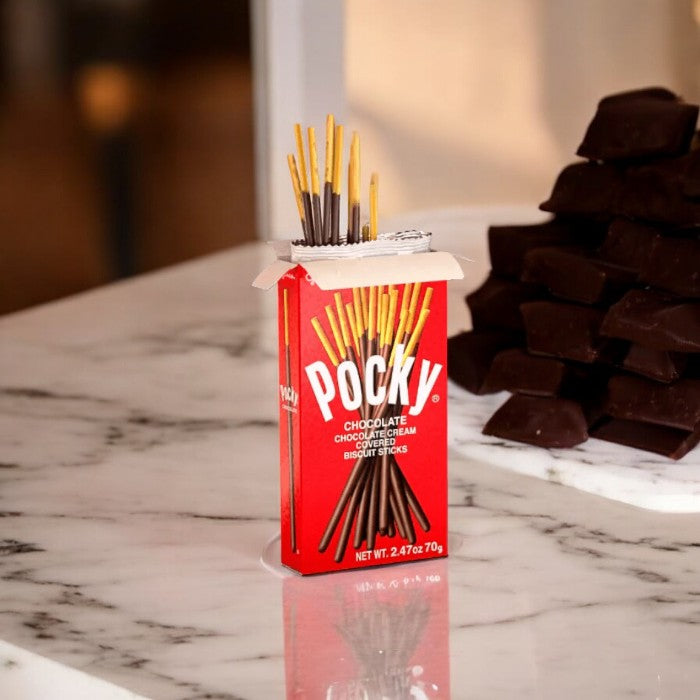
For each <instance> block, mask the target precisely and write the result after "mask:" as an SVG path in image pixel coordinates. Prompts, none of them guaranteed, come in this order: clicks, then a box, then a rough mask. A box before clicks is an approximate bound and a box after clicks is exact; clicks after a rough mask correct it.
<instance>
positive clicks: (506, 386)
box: [483, 348, 568, 396]
mask: <svg viewBox="0 0 700 700" xmlns="http://www.w3.org/2000/svg"><path fill="white" fill-rule="evenodd" d="M567 372H568V370H567V366H566V364H564V362H562V361H561V360H555V359H554V358H551V357H534V356H533V355H528V354H527V352H525V350H522V349H520V348H512V349H510V350H503V351H502V352H499V353H498V355H496V357H494V358H493V362H492V363H491V368H490V369H489V372H488V374H487V375H486V380H485V381H484V385H483V390H484V393H485V394H488V393H495V392H498V391H510V392H512V393H516V394H530V395H532V396H557V395H558V394H559V393H560V391H561V389H562V386H563V384H564V379H565V378H566V376H567Z"/></svg>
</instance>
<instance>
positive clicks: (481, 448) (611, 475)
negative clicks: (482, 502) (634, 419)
mask: <svg viewBox="0 0 700 700" xmlns="http://www.w3.org/2000/svg"><path fill="white" fill-rule="evenodd" d="M448 392H449V397H450V402H451V403H450V406H451V410H450V417H449V435H450V446H451V447H452V448H453V449H454V451H455V452H457V453H458V454H460V455H462V456H464V457H470V458H473V459H477V460H481V461H483V462H486V463H488V464H494V465H496V466H499V467H502V468H503V469H508V470H510V471H514V472H518V473H519V474H527V475H528V476H536V477H538V478H540V479H548V480H549V481H554V482H555V483H558V484H564V485H565V486H573V487H575V488H577V489H581V490H582V491H587V492H588V493H594V494H596V495H598V496H605V497H606V498H612V499H613V500H616V501H621V502H622V503H629V504H630V505H633V506H639V507H640V508H649V509H650V510H657V511H660V512H662V513H699V512H700V449H696V450H693V451H691V452H690V453H689V454H688V455H686V456H685V457H684V458H683V459H682V460H679V461H677V462H674V461H673V460H669V459H668V458H666V457H662V456H660V455H655V454H652V453H650V452H644V451H643V450H635V449H632V448H630V447H624V446H622V445H615V444H613V443H611V442H605V441H603V440H595V439H589V440H587V441H586V442H585V443H583V444H582V445H577V446H576V447H573V448H571V449H556V450H555V449H551V450H542V449H539V448H535V447H530V446H528V445H522V444H519V443H516V442H513V441H512V440H502V439H500V438H497V437H492V436H489V435H482V433H481V430H482V428H483V427H484V423H485V422H486V420H487V419H488V418H489V416H491V415H492V414H493V413H494V411H495V410H496V409H497V408H498V407H499V406H501V405H502V404H503V403H504V402H505V401H506V400H507V399H508V397H509V396H510V394H508V393H507V392H503V393H500V394H491V395H488V396H474V395H473V394H470V393H469V392H467V391H465V390H464V389H462V387H460V386H457V385H456V384H454V383H452V382H450V383H449V386H448Z"/></svg>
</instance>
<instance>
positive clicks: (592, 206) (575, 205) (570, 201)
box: [540, 163, 623, 217]
mask: <svg viewBox="0 0 700 700" xmlns="http://www.w3.org/2000/svg"><path fill="white" fill-rule="evenodd" d="M622 186H623V174H622V170H621V169H619V168H618V167H617V166H614V165H608V164H599V163H573V164H572V165H568V166H567V167H566V168H564V170H562V171H561V173H560V174H559V177H558V178H557V181H556V182H555V183H554V189H553V190H552V194H551V196H550V197H549V199H548V200H547V201H546V202H543V203H542V204H540V209H542V210H544V211H551V212H555V213H557V214H575V215H583V216H598V217H601V216H602V217H608V216H609V215H610V213H611V212H614V211H615V210H616V204H617V199H618V197H619V195H620V192H621V191H622Z"/></svg>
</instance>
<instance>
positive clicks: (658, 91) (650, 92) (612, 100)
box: [598, 85, 678, 106]
mask: <svg viewBox="0 0 700 700" xmlns="http://www.w3.org/2000/svg"><path fill="white" fill-rule="evenodd" d="M639 99H655V100H668V101H670V102H675V101H676V100H678V95H676V93H675V92H671V91H670V90H669V89H668V88H665V87H659V86H657V85H653V86H652V87H647V88H639V89H637V90H625V92H614V93H613V94H612V95H606V96H605V97H603V98H601V99H600V101H599V102H598V105H599V106H601V105H602V106H607V105H610V104H619V103H622V104H627V103H629V102H633V101H635V100H639Z"/></svg>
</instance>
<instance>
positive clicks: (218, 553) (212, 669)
mask: <svg viewBox="0 0 700 700" xmlns="http://www.w3.org/2000/svg"><path fill="white" fill-rule="evenodd" d="M515 213H516V214H517V212H515ZM521 213H522V212H521ZM498 214H499V213H498V212H495V211H490V212H489V211H487V212H479V213H478V216H477V215H475V214H474V212H463V213H460V212H457V211H454V212H450V213H448V214H445V215H444V217H443V218H440V217H439V216H438V217H435V216H433V220H435V222H436V223H435V224H434V225H433V226H432V228H433V229H434V230H436V231H437V233H438V234H439V235H442V236H443V240H445V241H448V240H452V239H453V237H454V240H457V238H456V236H457V233H458V232H460V231H467V232H469V233H470V234H471V235H473V236H474V238H473V239H472V238H467V239H465V240H466V244H465V245H464V246H463V250H464V252H465V254H467V255H470V256H471V257H477V259H478V262H477V263H476V264H475V265H474V268H473V272H472V274H471V275H468V279H467V280H465V282H464V286H462V287H460V286H459V285H454V286H453V287H452V289H451V290H450V296H451V299H452V300H453V302H454V303H453V309H452V311H451V315H450V326H451V330H452V331H454V330H457V329H458V328H459V327H461V326H463V325H465V324H464V323H463V320H464V314H465V312H464V309H463V307H460V306H458V304H461V297H462V295H463V294H464V292H465V290H466V288H467V287H468V286H474V284H476V283H477V282H478V280H477V279H476V278H477V277H478V276H479V275H482V274H483V272H484V269H485V267H484V264H485V263H484V260H483V242H479V240H481V239H479V240H477V236H479V235H481V234H483V223H479V217H481V220H482V222H483V219H484V216H486V217H487V219H489V220H494V219H495V218H497V217H498ZM500 216H501V217H504V216H513V212H508V213H507V214H504V213H501V214H500ZM518 218H520V219H522V218H523V217H522V216H519V217H518ZM413 224H414V225H416V226H425V223H424V221H422V220H420V219H419V220H415V219H414V222H413ZM479 227H481V228H479ZM470 246H471V247H470ZM444 247H445V248H447V247H448V246H447V245H445V246H444ZM453 249H454V247H453ZM266 259H269V253H268V252H267V251H266V250H265V247H264V246H262V245H260V246H258V245H251V246H247V247H244V248H241V249H238V250H236V251H232V252H228V253H224V254H221V255H217V256H213V257H211V258H207V259H203V260H201V261H197V262H194V263H190V264H187V265H184V266H181V267H178V268H173V269H171V270H168V271H165V272H161V273H157V274H153V275H149V276H146V277H144V278H140V279H138V280H135V281H131V282H127V283H123V284H119V285H115V286H113V287H109V288H105V289H102V290H98V291H96V292H92V293H90V294H86V295H82V296H79V297H77V298H74V299H69V300H67V301H63V302H59V303H56V304H52V305H49V306H46V307H42V308H39V309H36V310H33V311H29V312H26V313H21V314H16V315H13V316H9V317H6V318H4V319H0V639H3V640H5V641H6V642H9V643H10V644H12V645H16V646H17V647H20V648H22V649H26V650H29V651H30V652H33V653H35V654H38V655H40V656H43V657H47V658H48V659H51V660H53V661H56V662H58V663H59V664H61V665H63V666H65V667H70V668H74V669H77V670H80V671H82V672H84V673H85V674H88V676H93V677H95V678H99V679H103V680H106V681H109V682H111V683H113V684H115V685H116V686H119V687H121V688H123V689H125V691H130V692H132V693H137V694H139V695H142V696H146V697H151V698H163V699H168V700H170V699H172V700H185V699H192V700H194V699H195V698H220V699H222V700H223V699H226V698H228V699H234V698H242V699H245V700H252V699H257V698H260V699H268V698H279V697H285V693H286V692H287V690H290V689H291V688H295V689H296V691H299V688H298V686H294V685H293V684H294V683H298V682H299V679H300V677H301V676H300V675H299V669H300V667H301V664H302V663H303V659H304V656H303V654H304V649H303V648H300V647H299V646H298V645H299V644H300V643H301V642H300V641H299V640H300V639H303V635H301V632H302V631H304V630H308V629H309V628H313V630H315V633H316V634H317V635H321V636H322V635H328V636H329V638H331V637H333V635H335V634H336V633H338V630H337V626H336V627H332V626H330V623H329V620H328V619H326V617H324V616H323V615H308V614H306V615H304V614H301V613H300V612H299V611H303V610H304V609H307V608H308V605H309V603H308V602H306V603H304V601H305V600H307V601H308V598H309V596H311V602H312V603H313V596H314V595H320V593H322V592H323V591H324V590H326V588H325V586H326V585H327V586H330V587H333V590H335V589H337V590H338V591H342V590H343V586H345V585H346V584H347V585H348V586H351V585H355V584H354V583H353V582H352V579H351V578H349V577H347V576H346V575H344V574H336V575H334V576H332V577H315V578H312V579H304V580H300V579H294V583H293V584H287V583H286V581H287V580H288V579H285V578H282V577H280V576H277V575H275V574H274V573H273V572H271V571H270V570H269V569H268V568H266V567H265V566H263V565H262V564H261V561H260V557H261V553H262V552H263V551H264V549H265V547H266V546H267V544H268V543H269V541H270V540H271V538H273V537H274V535H275V533H276V531H277V529H278V523H277V507H278V506H277V501H278V487H277V483H276V480H277V470H278V466H277V422H276V421H277V418H276V395H275V391H274V387H275V385H276V356H275V353H276V339H275V324H274V315H275V308H274V295H271V294H267V295H266V294H264V293H262V292H259V291H257V290H253V289H252V288H250V286H249V284H250V279H251V277H252V275H253V273H254V272H255V271H256V270H257V269H258V268H259V267H261V266H262V264H263V263H264V261H265V260H266ZM449 496H450V505H449V513H450V530H451V531H452V532H453V533H454V535H453V537H452V542H453V546H452V551H451V553H450V557H449V558H448V559H447V560H445V561H444V562H442V566H444V568H443V569H440V570H439V572H440V573H439V575H438V576H437V578H435V580H439V581H440V582H447V586H448V588H447V592H446V594H445V596H444V601H445V603H444V605H445V606H446V605H449V617H447V616H444V617H441V616H439V615H444V613H445V608H444V607H441V606H440V605H433V606H432V607H431V608H427V607H426V608H419V612H420V614H421V615H423V616H425V615H428V622H427V623H424V622H421V624H417V623H415V621H413V622H411V620H409V622H411V624H412V625H413V626H412V627H411V629H413V630H418V632H416V634H418V635H420V633H421V632H420V630H422V629H424V627H423V626H422V625H425V628H429V627H430V625H432V627H430V628H431V629H436V630H437V631H436V634H437V633H439V632H440V628H444V629H442V632H443V634H444V639H445V640H446V643H447V644H449V658H448V659H447V661H446V660H445V658H444V647H443V646H441V645H435V646H434V648H433V650H432V652H431V651H430V650H427V651H425V652H422V653H425V654H426V655H427V656H426V657H425V658H423V659H422V663H418V662H419V661H421V659H418V660H414V661H412V664H413V666H412V671H411V672H412V673H413V676H412V679H413V681H412V682H414V685H415V687H416V688H418V687H420V688H421V689H422V692H424V696H425V697H446V696H447V693H448V692H449V694H450V696H451V697H454V698H471V697H474V698H503V697H519V698H552V699H554V698H562V697H566V698H584V697H585V698H591V697H596V698H598V697H600V698H603V697H604V698H618V697H619V698H624V697H636V696H638V697H649V698H657V697H658V698H693V697H696V695H697V688H698V685H699V684H700V652H699V651H698V649H699V648H700V647H699V646H698V639H699V638H700V516H698V515H681V514H660V513H653V512H650V511H645V510H642V509H639V508H634V507H632V506H629V505H625V504H621V503H615V502H613V501H610V500H606V499H603V498H599V497H596V496H594V495H590V494H585V493H581V492H579V491H576V490H574V489H571V488H567V487H565V486H562V485H559V484H556V483H548V482H546V481H542V480H540V479H532V478H529V477H527V476H523V475H520V474H514V473H511V472H508V471H505V470H501V469H496V468H494V467H492V466H489V465H487V464H485V463H484V462H482V461H479V460H476V459H473V458H468V457H464V456H460V455H458V454H456V453H454V454H453V455H452V457H451V460H450V494H449ZM412 567H413V565H407V566H403V567H393V568H389V569H387V570H386V571H390V572H391V571H396V572H399V573H397V574H396V577H397V579H399V578H405V579H411V577H412V576H413V577H414V578H415V576H414V574H415V570H414V569H413V568H412ZM381 571H384V570H381ZM412 571H413V572H414V574H412V573H411V572H412ZM392 575H393V574H392ZM372 580H373V579H371V577H370V578H368V579H367V581H372ZM324 581H327V582H328V583H327V584H325V583H324ZM307 582H308V583H307ZM296 584H298V585H296ZM289 585H293V588H294V591H293V595H290V594H289V592H288V590H287V589H288V588H289ZM319 586H320V588H319ZM360 589H361V590H362V594H363V598H362V605H363V606H364V608H363V609H367V610H369V612H370V613H373V611H376V610H380V611H381V610H384V609H385V608H386V606H387V599H386V593H385V592H383V593H382V594H381V595H380V593H379V592H378V591H376V590H375V589H374V588H373V586H370V585H366V586H361V587H360ZM353 590H358V588H357V586H356V585H355V588H354V589H353ZM417 590H420V589H417ZM339 595H340V594H339ZM343 595H345V594H343ZM427 595H428V594H427V593H425V596H427ZM300 596H301V597H300ZM382 596H383V597H382ZM330 598H332V596H329V599H330ZM290 601H292V603H293V604H292V603H290ZM299 601H301V603H299ZM390 602H391V600H390V599H389V603H390ZM304 605H306V606H307V608H305V607H304ZM382 606H384V607H382ZM407 609H408V608H407ZM416 609H417V608H415V606H414V607H413V608H411V610H414V612H415V610H416ZM425 610H429V612H428V613H426V612H425ZM329 614H330V613H329ZM382 614H384V613H382ZM392 614H394V613H393V612H392ZM408 615H409V613H408V612H407V613H406V617H407V619H408ZM421 620H423V618H421ZM399 622H401V620H399ZM336 641H337V640H336ZM341 642H342V640H341V641H337V643H338V645H339V646H338V648H339V649H341V648H342V644H341ZM348 649H349V647H348ZM0 652H3V649H2V648H0ZM349 654H350V652H349V651H347V650H346V653H344V654H343V655H342V658H341V655H339V656H338V659H337V662H336V663H335V664H334V663H328V664H326V665H325V666H324V669H322V671H321V670H319V674H320V675H319V677H318V679H317V680H318V682H319V683H321V684H326V686H328V687H331V686H333V687H335V688H337V687H339V686H338V685H337V684H335V685H334V678H335V676H334V674H336V673H337V674H340V673H341V669H343V673H347V668H348V658H349V656H348V655H349ZM438 657H439V658H438ZM2 658H4V659H6V660H7V659H9V661H10V662H12V658H11V655H10V656H4V657H0V660H1V659H2ZM14 663H15V666H13V665H12V663H4V664H3V663H0V696H2V697H10V698H12V697H13V695H12V694H11V693H14V694H15V697H22V696H21V695H17V693H18V692H20V691H18V690H17V689H18V688H19V687H20V685H19V684H18V683H17V682H16V678H17V677H16V676H13V674H14V673H15V672H16V671H17V665H16V664H17V663H18V662H17V661H15V662H14ZM22 663H32V662H31V660H30V659H26V660H25V659H24V658H23V659H22ZM440 663H448V664H449V691H448V689H447V686H446V685H444V683H443V684H442V685H441V686H440V687H438V688H437V689H435V688H434V687H433V686H432V685H431V684H430V683H428V682H427V681H429V680H431V677H429V673H428V670H429V669H434V668H438V667H439V665H440ZM423 670H425V672H423ZM47 673H48V671H47ZM421 673H423V675H421ZM59 675H60V674H58V673H56V677H55V688H56V689H57V692H56V697H70V694H69V691H68V690H65V691H64V690H62V689H64V688H68V685H65V686H64V685H61V684H62V683H63V682H64V681H63V680H62V678H59ZM338 677H339V676H338ZM13 678H14V679H15V680H13ZM67 682H68V681H66V683H67ZM437 685H439V684H437ZM3 689H4V690H5V692H3ZM101 692H104V693H107V690H105V689H104V687H103V688H101V689H100V690H95V691H94V693H93V694H92V695H91V697H94V698H98V699H99V698H100V697H105V698H107V697H109V696H108V695H106V694H104V695H102V696H101V695H100V693H101ZM290 692H291V691H290ZM416 692H417V691H416ZM25 697H29V696H25ZM115 697H116V696H115ZM308 697H314V695H312V694H309V695H308Z"/></svg>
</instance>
